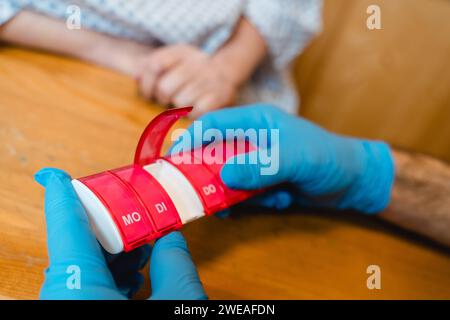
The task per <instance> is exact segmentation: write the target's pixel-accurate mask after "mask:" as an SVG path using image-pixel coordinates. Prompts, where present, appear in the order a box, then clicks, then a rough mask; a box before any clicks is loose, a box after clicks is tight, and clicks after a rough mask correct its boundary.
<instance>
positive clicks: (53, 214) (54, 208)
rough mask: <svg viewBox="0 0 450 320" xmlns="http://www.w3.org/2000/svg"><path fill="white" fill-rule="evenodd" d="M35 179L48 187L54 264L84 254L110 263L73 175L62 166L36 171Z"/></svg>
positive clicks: (49, 240)
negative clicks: (91, 224)
mask: <svg viewBox="0 0 450 320" xmlns="http://www.w3.org/2000/svg"><path fill="white" fill-rule="evenodd" d="M35 180H36V181H37V182H38V183H39V184H41V185H42V186H44V187H45V218H46V223H47V243H48V252H49V259H50V264H55V263H60V262H67V261H71V260H74V261H75V260H77V258H79V257H80V256H82V257H86V258H91V260H95V261H96V262H98V263H99V264H101V265H102V266H103V265H105V266H106V263H105V261H104V257H103V254H102V252H101V249H100V246H99V244H98V242H97V240H96V238H95V236H94V233H93V231H92V229H91V226H90V224H89V220H88V217H87V214H86V211H85V210H84V208H83V206H82V204H81V202H80V200H79V199H78V197H77V195H76V193H75V190H74V189H73V187H72V184H71V179H70V177H69V175H68V174H67V173H65V172H64V171H62V170H59V169H53V168H44V169H42V170H40V171H39V172H37V173H36V174H35ZM92 258H93V259H92ZM92 262H93V261H92Z"/></svg>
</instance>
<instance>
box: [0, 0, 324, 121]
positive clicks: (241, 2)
mask: <svg viewBox="0 0 450 320" xmlns="http://www.w3.org/2000/svg"><path fill="white" fill-rule="evenodd" d="M73 5H75V6H78V7H79V8H80V13H81V27H82V28H87V29H92V30H95V31H98V32H103V33H106V34H109V35H112V36H116V37H122V38H128V39H132V40H135V41H139V42H142V43H146V44H149V45H153V46H155V45H165V44H167V45H170V44H175V43H189V44H192V45H196V46H198V47H200V48H202V49H203V50H204V51H206V52H208V53H214V52H215V51H216V50H217V49H218V48H219V47H220V46H222V45H223V44H224V43H225V42H226V41H227V39H228V38H229V37H230V36H231V35H232V33H233V30H234V28H235V26H236V25H237V22H238V20H239V18H240V17H241V16H245V17H246V18H247V19H248V20H249V21H250V22H251V23H252V24H253V25H254V26H255V27H256V28H257V29H258V30H259V32H260V33H261V35H262V36H263V37H264V38H265V40H266V42H267V45H268V48H269V53H270V54H269V57H268V59H267V61H265V62H264V63H263V64H262V65H261V66H260V67H259V68H258V70H256V72H255V73H254V75H253V76H252V78H251V79H250V80H249V81H248V82H247V84H246V85H245V86H243V88H242V89H241V92H240V95H239V101H238V102H239V103H242V104H244V103H253V102H268V103H273V104H275V105H278V106H280V107H281V108H282V109H284V110H286V111H288V112H291V113H293V112H296V111H297V108H298V105H299V101H298V97H297V95H296V91H295V89H294V86H293V83H292V80H291V76H290V69H289V66H290V63H291V62H292V60H293V59H294V58H295V57H296V56H297V55H298V54H299V53H300V52H301V50H302V49H303V48H304V47H305V46H306V45H307V43H308V42H309V40H310V39H311V38H312V36H313V35H314V34H315V33H317V32H318V31H319V30H320V28H321V8H322V1H321V0H276V1H275V0H214V1H213V0H0V24H3V23H5V22H7V21H8V20H9V19H11V18H13V17H14V15H16V14H17V13H18V12H20V11H21V10H29V11H33V12H36V13H40V14H43V15H46V16H49V17H53V18H56V19H62V20H65V19H67V18H68V16H69V15H70V14H71V13H72V11H70V9H69V7H70V6H73Z"/></svg>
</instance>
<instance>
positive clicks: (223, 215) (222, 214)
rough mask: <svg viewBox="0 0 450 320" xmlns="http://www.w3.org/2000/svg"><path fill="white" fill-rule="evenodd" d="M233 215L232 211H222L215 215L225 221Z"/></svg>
mask: <svg viewBox="0 0 450 320" xmlns="http://www.w3.org/2000/svg"><path fill="white" fill-rule="evenodd" d="M230 214H231V210H230V209H224V210H222V211H219V212H216V213H215V214H214V215H215V216H216V217H219V218H221V219H225V218H228V217H229V216H230Z"/></svg>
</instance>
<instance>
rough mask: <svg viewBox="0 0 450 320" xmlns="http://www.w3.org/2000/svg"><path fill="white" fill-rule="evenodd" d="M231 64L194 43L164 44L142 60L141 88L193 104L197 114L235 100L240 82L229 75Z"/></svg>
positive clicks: (167, 100)
mask: <svg viewBox="0 0 450 320" xmlns="http://www.w3.org/2000/svg"><path fill="white" fill-rule="evenodd" d="M227 67H229V66H225V65H221V64H218V63H217V62H216V61H213V59H212V58H211V57H210V56H209V55H207V54H205V53H204V52H202V51H201V50H200V49H198V48H196V47H194V46H190V45H172V46H166V47H162V48H159V49H156V50H154V51H153V52H152V53H151V54H150V55H149V56H148V57H146V58H145V59H143V61H142V62H141V68H140V71H139V74H138V85H139V90H140V92H141V93H142V95H143V96H144V97H145V98H146V99H149V100H150V99H153V100H155V101H157V102H159V103H161V104H164V105H167V104H173V105H175V106H177V107H178V106H186V105H193V106H194V110H193V112H192V113H193V116H194V117H197V116H199V115H201V114H203V113H205V112H207V111H210V110H213V109H218V108H222V107H225V106H228V105H231V104H233V102H234V101H235V98H236V93H237V84H235V83H233V81H231V79H230V78H229V77H227V73H226V71H225V68H227Z"/></svg>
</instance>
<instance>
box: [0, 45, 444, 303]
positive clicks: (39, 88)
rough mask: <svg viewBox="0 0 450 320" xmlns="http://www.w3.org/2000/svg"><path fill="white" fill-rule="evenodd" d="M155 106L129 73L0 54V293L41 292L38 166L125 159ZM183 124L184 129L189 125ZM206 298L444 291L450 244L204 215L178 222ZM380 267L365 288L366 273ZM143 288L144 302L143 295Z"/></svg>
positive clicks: (311, 217) (382, 231)
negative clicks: (378, 284)
mask: <svg viewBox="0 0 450 320" xmlns="http://www.w3.org/2000/svg"><path fill="white" fill-rule="evenodd" d="M160 111H162V109H160V108H158V107H156V106H153V105H150V104H148V103H146V102H144V101H143V100H141V99H140V98H139V97H138V95H137V93H136V88H135V84H134V83H133V81H132V80H131V79H129V78H126V77H124V76H121V75H118V74H115V73H113V72H110V71H106V70H103V69H100V68H97V67H93V66H90V65H87V64H84V63H81V62H77V61H73V60H70V59H66V58H61V57H55V56H51V55H45V54H40V53H33V52H26V51H22V50H19V49H9V48H1V49H0V141H1V143H0V182H1V183H0V297H1V298H26V299H30V298H31V299H34V298H37V297H38V292H39V288H40V285H41V283H42V281H43V271H44V269H45V267H46V265H47V253H46V234H45V223H44V213H43V196H44V190H43V188H41V187H40V186H39V185H38V184H37V183H35V182H34V181H33V174H34V173H35V172H36V171H37V170H38V169H40V168H42V167H45V166H53V167H58V168H62V169H64V170H66V171H68V172H69V173H70V174H71V175H73V176H82V175H87V174H91V173H94V172H98V171H102V170H105V169H110V168H115V167H118V166H121V165H124V164H128V163H130V161H131V160H132V157H133V151H134V148H135V145H136V143H137V139H138V138H139V135H140V133H141V131H142V129H143V128H144V127H145V125H146V123H147V122H148V121H149V120H150V119H152V118H153V117H154V116H155V115H156V114H157V113H158V112H160ZM187 124H188V122H187V121H181V122H180V124H179V125H180V126H186V125H187ZM184 234H185V236H186V238H187V240H188V243H189V246H190V249H191V252H192V256H193V258H194V261H195V263H196V264H197V266H198V269H199V273H200V276H201V279H202V281H203V283H204V285H205V288H206V291H207V292H208V294H209V296H210V297H211V298H230V299H235V298H236V299H241V298H250V299H253V298H255V299H256V298H276V299H304V298H319V299H328V298H333V299H334V298H368V299H378V298H450V256H449V253H448V251H446V250H445V249H443V248H440V247H438V246H436V245H434V244H432V243H430V242H428V241H426V240H423V239H421V238H418V237H415V236H413V235H411V234H409V233H406V232H404V231H401V230H399V229H397V228H394V227H392V226H389V225H387V224H385V223H383V222H381V221H380V220H378V219H376V218H371V217H366V216H363V215H357V214H350V213H337V212H312V211H300V210H298V209H295V210H293V211H290V212H286V213H277V212H270V211H269V212H262V211H261V210H258V209H252V210H250V209H249V210H246V211H245V212H240V213H239V214H237V215H236V216H234V217H232V218H230V219H225V220H222V219H219V218H215V217H211V218H208V219H201V220H199V221H197V222H194V223H192V224H190V225H188V226H187V227H186V228H185V229H184ZM372 264H376V265H379V266H380V267H381V276H382V289H381V290H368V289H367V287H366V279H367V276H368V275H367V274H366V268H367V267H368V266H369V265H372ZM146 286H147V289H144V290H142V291H141V293H140V294H139V296H140V297H143V296H145V295H146V294H148V293H149V290H148V277H147V283H146Z"/></svg>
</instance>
